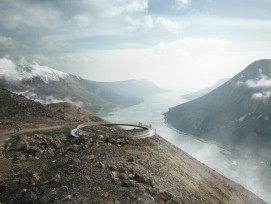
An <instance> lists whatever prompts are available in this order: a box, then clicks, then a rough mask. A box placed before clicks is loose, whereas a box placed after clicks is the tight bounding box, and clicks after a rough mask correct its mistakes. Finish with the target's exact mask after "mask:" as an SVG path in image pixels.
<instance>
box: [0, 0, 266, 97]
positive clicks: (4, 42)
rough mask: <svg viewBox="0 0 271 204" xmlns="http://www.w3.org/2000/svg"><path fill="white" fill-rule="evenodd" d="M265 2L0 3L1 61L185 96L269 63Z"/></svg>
mask: <svg viewBox="0 0 271 204" xmlns="http://www.w3.org/2000/svg"><path fill="white" fill-rule="evenodd" d="M270 9H271V1H270V0H227V1H224V0H99V1H98V0H80V1H74V0H61V1H55V0H12V1H11V0H0V48H1V49H0V58H7V59H11V60H13V61H18V60H20V59H21V58H25V59H26V60H27V61H29V62H36V63H38V64H40V65H45V66H50V67H52V68H54V69H57V70H60V71H64V72H67V73H71V74H75V75H78V76H81V77H83V78H86V79H90V80H95V81H120V80H128V79H139V80H141V79H147V80H150V81H153V82H154V83H156V84H157V85H159V86H160V87H162V88H165V89H179V90H183V91H184V92H190V91H196V90H199V89H202V88H206V87H208V86H210V85H212V84H214V83H215V82H216V81H218V80H219V79H221V78H231V77H233V76H234V75H235V74H237V73H238V72H240V71H241V70H243V69H244V68H245V67H246V66H247V65H249V64H250V63H252V62H253V61H255V60H259V59H270V58H271V38H270V36H271V12H270Z"/></svg>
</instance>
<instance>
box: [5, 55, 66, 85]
mask: <svg viewBox="0 0 271 204" xmlns="http://www.w3.org/2000/svg"><path fill="white" fill-rule="evenodd" d="M1 75H2V76H3V77H5V79H7V80H12V81H21V80H33V78H35V77H39V78H40V79H41V80H42V81H44V82H45V83H49V82H50V81H59V80H60V79H64V78H66V77H68V76H69V74H67V73H64V72H61V71H58V70H55V69H52V68H50V67H47V66H41V65H39V64H37V63H35V64H29V63H27V62H26V60H25V59H24V58H22V59H21V60H19V62H18V63H17V64H15V63H14V62H13V61H11V60H9V59H6V58H2V59H0V76H1Z"/></svg>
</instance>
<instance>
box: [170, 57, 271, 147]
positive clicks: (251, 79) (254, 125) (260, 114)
mask: <svg viewBox="0 0 271 204" xmlns="http://www.w3.org/2000/svg"><path fill="white" fill-rule="evenodd" d="M165 120H166V122H167V123H168V124H170V125H171V126H173V127H174V128H176V129H178V130H180V131H183V132H186V133H190V134H193V135H196V136H199V137H203V138H211V139H214V140H216V141H219V142H221V143H223V144H228V145H235V146H238V147H241V146H243V147H249V148H251V149H254V150H255V151H262V148H264V149H270V148H271V137H270V135H271V124H270V120H271V60H259V61H256V62H254V63H252V64H250V65H249V66H248V67H247V68H246V69H244V70H243V71H242V72H240V73H239V74H237V75H236V76H235V77H233V78H232V79H231V80H229V81H228V82H226V83H225V84H223V85H222V86H220V87H218V88H217V89H215V90H213V91H212V92H210V93H208V94H206V95H204V96H202V97H201V98H198V99H195V100H193V101H190V102H187V103H184V104H181V105H178V106H176V107H173V108H170V110H169V111H168V112H167V113H165Z"/></svg>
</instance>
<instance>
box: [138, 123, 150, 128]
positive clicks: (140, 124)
mask: <svg viewBox="0 0 271 204" xmlns="http://www.w3.org/2000/svg"><path fill="white" fill-rule="evenodd" d="M142 124H143V123H142V122H139V123H138V125H139V126H142ZM150 128H151V125H150Z"/></svg>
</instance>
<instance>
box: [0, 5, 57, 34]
mask: <svg viewBox="0 0 271 204" xmlns="http://www.w3.org/2000/svg"><path fill="white" fill-rule="evenodd" d="M60 15H61V13H60V12H59V11H57V10H55V9H53V8H50V7H47V8H46V9H45V8H44V7H43V6H42V5H39V4H35V3H31V1H27V0H22V1H16V2H14V1H9V0H2V1H1V6H0V25H1V26H3V27H4V28H6V29H9V30H11V29H16V28H19V29H23V28H26V27H28V28H46V29H51V28H54V27H55V26H57V24H58V22H59V20H60Z"/></svg>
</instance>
